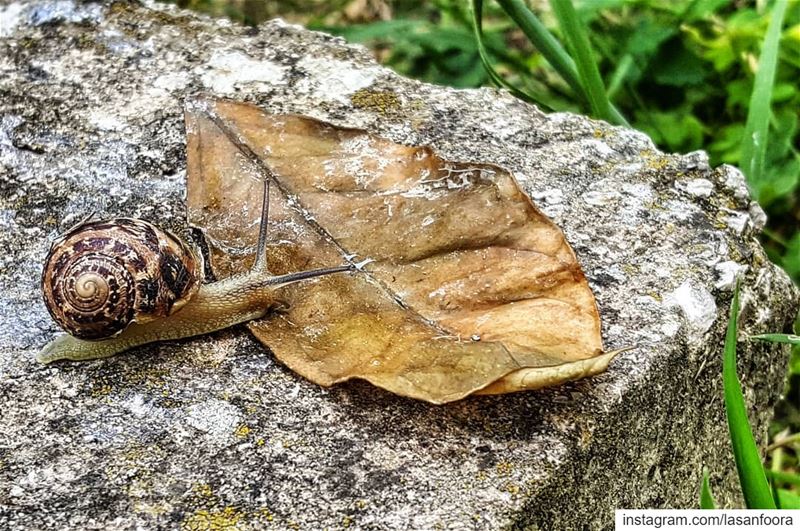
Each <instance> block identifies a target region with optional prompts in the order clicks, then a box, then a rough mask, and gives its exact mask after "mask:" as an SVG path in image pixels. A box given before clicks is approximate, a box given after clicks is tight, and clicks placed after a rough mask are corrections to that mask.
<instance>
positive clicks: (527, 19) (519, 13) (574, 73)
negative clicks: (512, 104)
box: [497, 0, 628, 125]
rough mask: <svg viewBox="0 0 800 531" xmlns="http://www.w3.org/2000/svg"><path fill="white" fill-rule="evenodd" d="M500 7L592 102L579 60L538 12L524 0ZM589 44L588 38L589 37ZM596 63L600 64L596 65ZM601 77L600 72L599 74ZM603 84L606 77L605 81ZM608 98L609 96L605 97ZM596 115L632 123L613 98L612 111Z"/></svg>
mask: <svg viewBox="0 0 800 531" xmlns="http://www.w3.org/2000/svg"><path fill="white" fill-rule="evenodd" d="M497 3H498V4H500V7H502V8H503V10H504V11H505V12H506V14H507V15H508V16H509V17H511V19H512V20H513V21H514V22H515V23H516V24H517V26H519V28H520V29H521V30H522V32H523V33H524V34H525V36H526V37H527V38H528V40H530V41H531V44H533V45H534V47H536V49H537V50H539V52H540V53H541V54H542V56H543V57H544V58H545V60H546V61H547V62H548V63H550V65H551V66H552V67H553V68H554V69H555V71H556V72H557V73H558V75H559V76H561V78H562V79H563V80H564V81H565V82H566V83H567V85H569V87H570V88H571V89H572V91H573V92H574V93H575V95H576V96H577V97H578V98H579V99H580V100H581V101H582V102H584V103H587V104H589V105H590V107H591V108H592V109H594V107H593V106H592V105H591V99H590V97H589V95H588V94H587V91H586V90H585V89H584V85H583V83H582V82H581V78H580V75H579V72H578V68H577V66H576V65H575V61H573V60H572V57H570V55H569V54H568V53H567V51H566V50H565V49H564V47H563V46H561V43H559V42H558V40H557V39H556V38H555V37H554V36H553V34H552V33H550V32H549V31H548V30H547V28H546V27H545V26H544V24H542V22H541V21H540V20H539V19H538V18H537V17H536V15H535V14H534V13H533V12H532V11H531V10H530V9H528V6H527V5H526V4H525V2H524V1H523V0H497ZM587 46H588V40H587ZM595 66H596V65H595ZM598 77H599V74H598ZM601 85H602V81H601ZM605 99H606V101H607V102H608V98H607V97H606V98H605ZM592 112H593V113H594V114H595V116H597V117H598V118H602V119H605V120H608V121H610V122H611V123H615V124H618V125H628V122H627V120H626V119H625V117H624V116H622V113H620V112H619V110H618V109H617V108H616V107H615V106H614V105H613V104H611V103H610V102H609V103H608V112H607V113H605V114H598V113H597V112H595V111H594V110H593V111H592Z"/></svg>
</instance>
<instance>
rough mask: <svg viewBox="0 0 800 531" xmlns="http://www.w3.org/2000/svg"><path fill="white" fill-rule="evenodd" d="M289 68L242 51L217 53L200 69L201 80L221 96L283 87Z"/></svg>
mask: <svg viewBox="0 0 800 531" xmlns="http://www.w3.org/2000/svg"><path fill="white" fill-rule="evenodd" d="M286 70H287V68H286V67H285V66H282V65H279V64H277V63H274V62H272V61H268V60H266V59H253V58H252V57H250V56H249V55H247V54H245V53H243V52H239V51H216V52H214V54H213V55H212V56H211V59H209V61H208V62H207V63H206V64H205V65H203V66H201V67H198V68H197V69H196V70H195V72H196V73H198V74H200V81H201V82H202V83H203V85H204V86H205V87H207V88H208V89H210V90H212V91H214V92H215V93H217V94H232V93H235V92H236V91H237V89H247V90H249V91H255V92H261V91H265V90H268V89H269V88H271V87H272V86H274V85H281V84H283V83H284V82H285V81H284V78H285V76H286Z"/></svg>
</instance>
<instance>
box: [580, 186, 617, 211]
mask: <svg viewBox="0 0 800 531" xmlns="http://www.w3.org/2000/svg"><path fill="white" fill-rule="evenodd" d="M581 198H583V201H584V202H585V203H586V204H588V205H592V206H597V207H601V206H608V205H613V204H614V203H616V202H617V201H619V200H620V199H621V198H622V194H621V193H619V192H618V191H616V190H591V191H589V192H586V193H584V194H582V195H581Z"/></svg>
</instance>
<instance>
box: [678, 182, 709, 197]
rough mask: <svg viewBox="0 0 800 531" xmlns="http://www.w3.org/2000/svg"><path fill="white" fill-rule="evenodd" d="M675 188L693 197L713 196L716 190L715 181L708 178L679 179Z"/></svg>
mask: <svg viewBox="0 0 800 531" xmlns="http://www.w3.org/2000/svg"><path fill="white" fill-rule="evenodd" d="M675 188H677V189H678V190H681V191H683V192H686V193H687V194H689V195H691V196H692V197H711V194H712V193H713V192H714V183H712V182H711V181H709V180H708V179H691V180H689V181H677V182H676V183H675Z"/></svg>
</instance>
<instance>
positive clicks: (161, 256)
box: [36, 181, 356, 363]
mask: <svg viewBox="0 0 800 531" xmlns="http://www.w3.org/2000/svg"><path fill="white" fill-rule="evenodd" d="M268 197H269V194H268V184H267V181H265V182H264V196H263V200H262V213H261V227H260V231H259V239H258V246H257V251H256V253H257V254H256V260H255V262H254V264H253V266H252V268H251V269H250V270H249V271H247V272H246V273H242V274H239V275H234V276H231V277H229V278H226V279H223V280H219V281H217V282H211V283H208V284H202V283H201V282H200V279H201V277H202V260H201V259H200V258H198V256H199V255H198V254H197V253H196V252H195V251H194V250H193V249H192V248H191V247H190V246H189V245H187V244H186V243H184V242H183V241H181V240H180V239H179V238H178V237H177V236H174V235H173V234H171V233H168V232H166V231H162V230H160V229H158V228H157V227H155V226H154V225H152V224H150V223H148V222H146V221H142V220H138V219H132V218H116V219H112V220H108V221H98V222H89V223H82V224H80V225H79V226H77V227H75V228H73V229H72V230H70V231H68V232H67V233H66V234H65V235H64V236H62V237H60V238H59V239H57V240H56V241H55V242H54V244H53V246H52V247H51V250H50V253H49V254H48V259H47V262H46V264H45V267H44V269H43V275H42V293H43V295H44V301H45V304H46V306H47V308H48V310H49V311H50V314H51V315H52V316H53V318H54V320H55V321H56V322H57V323H58V324H60V325H61V326H62V328H64V330H65V331H66V332H67V334H64V335H61V336H59V337H57V338H56V339H54V340H53V341H51V342H50V343H48V344H47V345H46V346H45V347H44V348H43V349H42V350H41V351H40V352H39V353H38V354H37V356H36V359H37V360H38V361H39V362H41V363H50V362H53V361H57V360H63V359H68V360H89V359H97V358H106V357H109V356H113V355H115V354H118V353H120V352H124V351H126V350H128V349H131V348H133V347H137V346H139V345H144V344H147V343H152V342H155V341H163V340H173V339H182V338H187V337H193V336H199V335H203V334H207V333H210V332H214V331H217V330H221V329H223V328H228V327H230V326H233V325H236V324H239V323H243V322H247V321H250V320H252V319H257V318H260V317H263V316H264V315H265V314H266V313H267V312H268V311H269V310H270V308H272V307H273V306H274V305H275V303H276V295H275V293H276V290H277V289H279V288H281V287H283V286H286V285H288V284H291V283H294V282H298V281H300V280H304V279H308V278H314V277H318V276H322V275H328V274H332V273H338V272H343V271H352V270H354V269H355V268H356V266H353V265H343V266H337V267H329V268H322V269H313V270H309V271H301V272H297V273H289V274H286V275H280V276H273V275H271V274H270V273H269V271H268V270H267V261H266V227H267V215H268Z"/></svg>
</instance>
